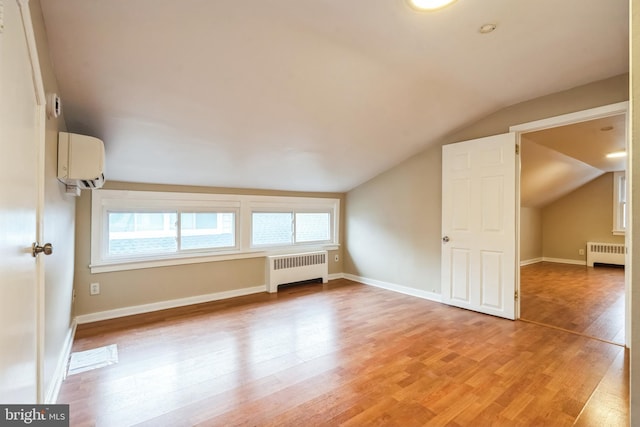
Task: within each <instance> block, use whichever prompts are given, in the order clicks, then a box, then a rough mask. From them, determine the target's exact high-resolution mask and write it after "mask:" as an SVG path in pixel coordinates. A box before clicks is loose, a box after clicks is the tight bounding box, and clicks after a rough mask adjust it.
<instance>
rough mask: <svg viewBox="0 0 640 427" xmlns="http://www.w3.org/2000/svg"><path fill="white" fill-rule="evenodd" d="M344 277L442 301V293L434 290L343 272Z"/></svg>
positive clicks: (377, 286) (430, 299)
mask: <svg viewBox="0 0 640 427" xmlns="http://www.w3.org/2000/svg"><path fill="white" fill-rule="evenodd" d="M344 278H345V279H349V280H353V281H354V282H360V283H364V284H365V285H369V286H375V287H376V288H382V289H387V290H389V291H394V292H399V293H401V294H405V295H411V296H414V297H418V298H422V299H426V300H429V301H435V302H442V295H440V294H437V293H435V292H429V291H423V290H420V289H415V288H410V287H408V286H402V285H396V284H395V283H389V282H383V281H381V280H375V279H368V278H366V277H360V276H355V275H353V274H344Z"/></svg>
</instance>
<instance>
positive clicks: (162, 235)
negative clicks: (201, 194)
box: [106, 210, 235, 257]
mask: <svg viewBox="0 0 640 427" xmlns="http://www.w3.org/2000/svg"><path fill="white" fill-rule="evenodd" d="M107 217H108V225H107V228H108V229H107V234H108V245H107V254H106V255H107V257H131V256H141V255H145V254H164V253H172V252H181V251H188V250H193V249H221V248H234V247H235V214H234V213H233V212H225V213H220V212H180V213H179V215H178V212H115V211H110V210H107Z"/></svg>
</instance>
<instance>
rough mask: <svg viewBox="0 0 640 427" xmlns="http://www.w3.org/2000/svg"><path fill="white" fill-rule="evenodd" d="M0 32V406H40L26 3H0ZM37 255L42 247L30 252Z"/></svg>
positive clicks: (36, 194)
mask: <svg viewBox="0 0 640 427" xmlns="http://www.w3.org/2000/svg"><path fill="white" fill-rule="evenodd" d="M0 8H1V6H0ZM3 13H4V15H3V16H4V20H3V23H4V25H3V30H2V31H0V55H1V57H2V59H1V60H0V92H2V105H1V106H0V150H1V151H0V152H1V153H2V154H1V155H0V324H1V325H2V332H1V333H0V348H1V349H2V350H0V402H2V403H3V404H11V403H21V404H27V403H40V402H41V401H42V390H41V386H40V385H41V369H40V360H41V357H40V353H39V352H40V351H41V348H42V346H41V345H40V340H41V337H42V335H41V334H42V332H41V327H40V322H41V316H40V315H41V313H42V311H43V310H42V309H41V307H40V304H41V303H42V295H41V293H42V286H41V283H42V260H40V259H39V257H36V256H35V255H37V253H38V251H36V250H35V249H34V247H32V244H33V243H35V242H38V238H39V237H40V234H41V232H42V229H41V227H40V224H41V214H42V206H43V193H42V190H43V173H44V163H43V157H42V156H43V148H44V146H43V143H44V139H43V138H44V110H43V108H44V93H43V91H42V85H41V83H42V82H41V80H40V74H39V72H40V69H39V65H38V63H37V60H38V58H37V52H36V51H35V41H34V40H35V39H34V38H33V28H32V27H31V18H30V14H29V3H28V2H26V1H20V2H18V1H16V0H9V1H5V2H4V11H3ZM36 249H38V250H40V249H41V250H42V251H44V248H43V247H39V248H36Z"/></svg>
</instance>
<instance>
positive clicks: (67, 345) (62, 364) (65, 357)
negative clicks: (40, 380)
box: [44, 319, 78, 404]
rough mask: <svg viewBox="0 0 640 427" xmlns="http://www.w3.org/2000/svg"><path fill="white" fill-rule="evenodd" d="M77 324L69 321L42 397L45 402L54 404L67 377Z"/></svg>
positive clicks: (74, 321)
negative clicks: (45, 392) (49, 380)
mask: <svg viewBox="0 0 640 427" xmlns="http://www.w3.org/2000/svg"><path fill="white" fill-rule="evenodd" d="M77 326H78V323H77V322H76V320H75V319H74V320H73V321H72V322H71V326H70V327H69V331H68V332H67V336H66V337H65V339H64V344H63V345H62V350H61V351H60V357H59V358H58V364H57V365H56V370H55V372H54V373H53V378H52V379H51V384H49V389H48V390H47V394H46V396H45V398H44V403H45V404H54V403H56V402H57V400H58V395H59V394H60V387H62V382H63V381H64V380H65V379H66V378H67V366H68V364H69V357H71V348H72V347H73V339H74V337H75V336H76V328H77Z"/></svg>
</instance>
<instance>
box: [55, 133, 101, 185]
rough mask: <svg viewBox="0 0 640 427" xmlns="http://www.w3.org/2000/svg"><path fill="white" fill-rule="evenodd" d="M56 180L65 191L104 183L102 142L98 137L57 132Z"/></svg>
mask: <svg viewBox="0 0 640 427" xmlns="http://www.w3.org/2000/svg"><path fill="white" fill-rule="evenodd" d="M58 180H60V181H61V182H63V183H65V184H66V185H67V192H69V193H71V192H75V193H76V195H79V190H80V189H82V190H93V189H95V188H100V187H102V186H103V185H104V144H103V143H102V141H101V140H99V139H98V138H94V137H92V136H86V135H78V134H75V133H67V132H59V133H58Z"/></svg>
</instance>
